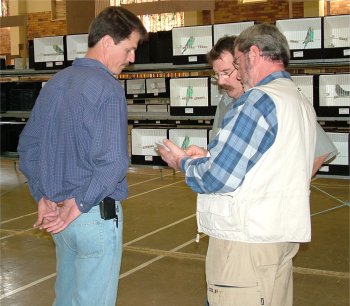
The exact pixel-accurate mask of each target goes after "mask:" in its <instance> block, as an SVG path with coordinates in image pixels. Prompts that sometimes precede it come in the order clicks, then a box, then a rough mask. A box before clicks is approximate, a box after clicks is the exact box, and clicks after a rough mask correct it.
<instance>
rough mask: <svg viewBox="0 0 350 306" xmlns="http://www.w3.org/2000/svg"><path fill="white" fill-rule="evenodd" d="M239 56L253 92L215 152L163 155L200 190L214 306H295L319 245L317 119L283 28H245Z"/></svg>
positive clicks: (241, 75)
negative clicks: (295, 267) (312, 198)
mask: <svg viewBox="0 0 350 306" xmlns="http://www.w3.org/2000/svg"><path fill="white" fill-rule="evenodd" d="M234 55H235V56H234V60H233V65H234V68H235V69H236V70H237V73H238V74H237V78H238V79H239V80H240V81H241V82H242V84H243V86H244V90H245V93H244V94H243V95H242V96H241V98H239V99H238V100H237V101H236V102H235V103H233V104H232V106H230V107H229V109H228V110H227V113H226V114H225V117H224V119H223V122H222V126H221V130H220V132H219V133H218V135H217V136H215V137H214V138H213V139H212V141H211V142H210V143H209V145H208V151H206V150H204V149H202V148H199V147H196V146H191V147H190V148H188V149H187V150H186V151H183V150H181V149H180V148H179V147H177V146H176V145H174V144H173V143H171V142H170V141H169V140H165V141H164V144H165V145H166V146H167V147H168V150H166V149H163V148H160V149H159V151H160V154H161V155H162V158H163V159H164V160H165V161H166V162H167V163H168V165H169V166H171V167H173V168H175V169H181V170H182V171H183V173H184V174H185V176H186V183H187V184H188V185H189V186H190V188H191V189H192V190H193V191H195V192H197V193H199V195H198V202H197V221H198V228H199V231H200V232H204V233H206V234H207V235H208V236H209V237H210V238H209V247H208V253H207V258H206V278H207V286H208V292H207V294H208V300H209V304H210V306H229V305H230V306H232V305H239V306H241V305H244V306H253V305H254V306H256V305H271V306H287V305H292V302H293V281H292V279H293V278H292V259H293V257H294V256H295V255H296V253H297V251H298V248H299V243H300V242H308V241H310V239H311V225H310V210H309V186H310V180H311V177H312V169H313V161H314V152H315V142H316V115H315V112H314V110H313V108H312V105H311V103H310V102H309V101H307V99H306V98H305V96H304V95H303V94H302V93H301V92H300V91H299V90H298V88H297V87H296V86H295V84H294V83H293V82H292V80H291V78H290V75H289V74H288V73H287V72H286V71H285V67H286V66H287V65H288V63H289V58H290V55H289V48H288V43H287V41H286V39H285V37H284V36H283V34H282V33H281V32H280V31H279V30H278V29H277V28H276V27H275V26H273V25H269V24H259V25H254V26H252V27H250V28H248V29H246V30H244V31H243V32H242V33H241V34H240V35H239V36H238V37H237V39H236V41H235V51H234Z"/></svg>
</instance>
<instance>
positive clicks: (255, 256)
mask: <svg viewBox="0 0 350 306" xmlns="http://www.w3.org/2000/svg"><path fill="white" fill-rule="evenodd" d="M298 249H299V244H298V243H288V242H286V243H242V242H235V241H228V240H221V239H216V238H212V237H210V238H209V247H208V253H207V258H206V278H207V294H208V301H209V305H210V306H261V305H264V306H291V305H293V266H292V259H293V257H294V256H295V255H296V253H297V252H298Z"/></svg>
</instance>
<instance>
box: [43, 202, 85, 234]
mask: <svg viewBox="0 0 350 306" xmlns="http://www.w3.org/2000/svg"><path fill="white" fill-rule="evenodd" d="M80 214H81V211H80V210H79V209H78V206H77V204H76V202H75V199H67V200H64V201H63V202H61V203H59V204H57V211H56V212H55V213H54V212H53V211H49V212H48V213H45V214H44V215H43V217H44V219H46V221H45V222H44V223H42V224H41V225H39V228H40V229H44V230H46V231H48V232H49V233H52V234H57V233H59V232H61V231H63V230H64V229H65V228H66V227H67V226H68V225H69V224H70V223H71V222H72V221H74V220H75V219H76V218H77V217H78V216H80Z"/></svg>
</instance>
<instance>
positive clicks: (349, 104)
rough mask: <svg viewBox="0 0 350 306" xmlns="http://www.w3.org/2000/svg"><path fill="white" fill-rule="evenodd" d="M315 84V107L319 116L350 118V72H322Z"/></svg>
mask: <svg viewBox="0 0 350 306" xmlns="http://www.w3.org/2000/svg"><path fill="white" fill-rule="evenodd" d="M315 83H316V84H315V86H314V96H315V103H314V107H315V110H316V113H317V116H318V117H336V118H341V117H343V118H349V114H350V74H349V73H338V74H320V75H317V76H316V82H315Z"/></svg>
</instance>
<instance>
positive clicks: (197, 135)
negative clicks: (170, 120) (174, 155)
mask: <svg viewBox="0 0 350 306" xmlns="http://www.w3.org/2000/svg"><path fill="white" fill-rule="evenodd" d="M169 140H171V141H172V142H173V143H175V144H176V145H178V146H179V147H181V148H182V149H187V148H188V147H189V146H190V145H196V146H199V147H202V148H204V149H207V146H208V129H199V128H198V129H187V128H186V129H182V128H177V129H169Z"/></svg>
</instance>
